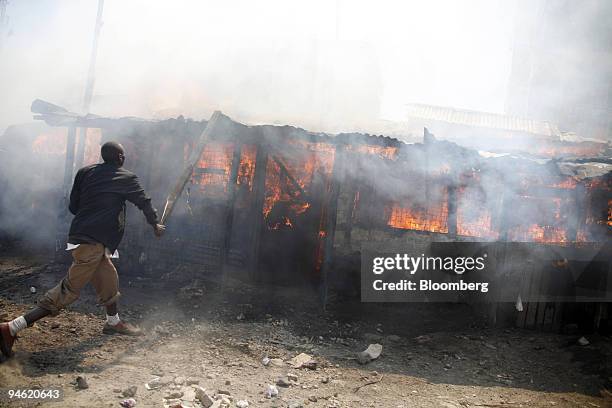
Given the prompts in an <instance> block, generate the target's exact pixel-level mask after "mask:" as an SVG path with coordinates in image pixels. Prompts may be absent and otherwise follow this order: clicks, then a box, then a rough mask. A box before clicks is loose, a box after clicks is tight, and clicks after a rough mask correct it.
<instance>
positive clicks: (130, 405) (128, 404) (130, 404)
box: [119, 398, 136, 408]
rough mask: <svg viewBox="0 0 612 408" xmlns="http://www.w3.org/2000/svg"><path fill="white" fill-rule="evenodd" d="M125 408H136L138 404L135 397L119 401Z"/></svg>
mask: <svg viewBox="0 0 612 408" xmlns="http://www.w3.org/2000/svg"><path fill="white" fill-rule="evenodd" d="M119 405H121V406H122V407H123V408H134V407H135V406H136V400H135V399H134V398H128V399H124V400H123V401H121V402H120V403H119Z"/></svg>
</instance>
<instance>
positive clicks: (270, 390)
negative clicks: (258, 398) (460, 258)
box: [266, 384, 278, 398]
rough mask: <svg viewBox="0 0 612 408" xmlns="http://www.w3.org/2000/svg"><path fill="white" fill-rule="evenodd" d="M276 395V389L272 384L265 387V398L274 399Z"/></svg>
mask: <svg viewBox="0 0 612 408" xmlns="http://www.w3.org/2000/svg"><path fill="white" fill-rule="evenodd" d="M277 395H278V388H276V386H274V385H272V384H268V386H267V387H266V398H274V397H276V396H277Z"/></svg>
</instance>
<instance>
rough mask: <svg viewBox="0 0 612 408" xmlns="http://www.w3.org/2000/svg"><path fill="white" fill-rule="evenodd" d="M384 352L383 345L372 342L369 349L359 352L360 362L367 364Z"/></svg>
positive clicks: (358, 358) (358, 359)
mask: <svg viewBox="0 0 612 408" xmlns="http://www.w3.org/2000/svg"><path fill="white" fill-rule="evenodd" d="M381 353H382V345H380V344H378V343H375V344H370V345H369V346H368V348H367V349H365V350H364V351H362V352H359V353H357V361H358V362H359V364H367V363H369V362H370V361H372V360H376V359H377V358H378V357H380V354H381Z"/></svg>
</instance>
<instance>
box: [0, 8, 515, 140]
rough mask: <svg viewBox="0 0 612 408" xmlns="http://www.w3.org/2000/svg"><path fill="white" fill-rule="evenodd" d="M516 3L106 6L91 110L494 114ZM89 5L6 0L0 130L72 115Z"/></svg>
mask: <svg viewBox="0 0 612 408" xmlns="http://www.w3.org/2000/svg"><path fill="white" fill-rule="evenodd" d="M514 8H515V1H509V0H465V1H456V0H428V1H380V0H379V1H348V0H338V1H333V0H327V1H319V0H309V1H265V0H262V1H252V0H250V1H249V0H242V1H241V0H226V1H187V0H179V1H152V0H106V2H105V10H104V26H103V27H102V33H101V38H100V47H99V54H98V64H97V71H96V72H97V76H96V86H95V90H94V100H93V103H92V107H91V111H92V112H94V113H99V114H104V115H113V116H118V115H121V116H128V115H134V116H142V117H167V116H177V115H179V114H184V115H185V116H190V117H193V118H196V119H200V118H203V117H208V116H209V115H210V113H211V111H212V110H214V109H222V110H223V111H224V112H226V113H228V114H230V115H232V116H234V117H236V118H237V119H240V120H243V121H247V122H251V123H262V122H267V123H291V124H297V125H301V126H305V127H308V128H310V129H316V130H320V129H326V128H330V127H334V128H341V129H342V128H343V129H345V130H351V127H352V126H354V125H357V124H359V123H364V122H367V121H370V120H375V119H378V118H401V116H402V107H403V105H404V104H406V103H413V102H420V103H427V104H435V105H444V106H454V107H459V108H467V109H475V110H483V111H489V112H503V106H504V101H505V96H506V86H507V80H508V77H509V74H510V65H511V64H510V63H511V57H512V48H511V47H512V38H513V16H514ZM96 11H97V0H9V5H8V7H7V14H8V15H9V18H10V20H9V29H10V33H9V35H8V36H7V37H5V38H4V39H3V41H2V48H1V49H0V91H1V92H2V95H3V98H2V102H0V131H1V130H2V129H4V128H5V127H6V126H8V125H10V124H13V123H19V122H25V121H29V120H30V118H31V114H30V112H29V107H30V103H31V102H32V100H33V99H35V98H42V99H46V100H49V101H51V102H55V103H58V104H61V105H64V106H67V107H69V108H71V109H74V110H79V109H80V107H81V104H82V99H83V92H84V87H85V81H86V76H87V69H88V63H89V58H90V53H91V44H92V37H93V29H94V22H95V17H96Z"/></svg>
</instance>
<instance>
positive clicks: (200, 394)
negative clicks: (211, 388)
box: [194, 387, 215, 408]
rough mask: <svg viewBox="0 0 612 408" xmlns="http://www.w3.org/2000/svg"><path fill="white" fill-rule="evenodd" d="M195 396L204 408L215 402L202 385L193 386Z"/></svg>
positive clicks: (208, 407)
mask: <svg viewBox="0 0 612 408" xmlns="http://www.w3.org/2000/svg"><path fill="white" fill-rule="evenodd" d="M194 390H195V395H196V398H197V399H198V400H199V401H200V404H202V406H203V407H204V408H210V407H211V406H212V404H213V403H214V402H215V401H214V400H213V399H212V398H211V397H210V396H209V395H208V394H207V393H206V390H205V389H204V388H202V387H194Z"/></svg>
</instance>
